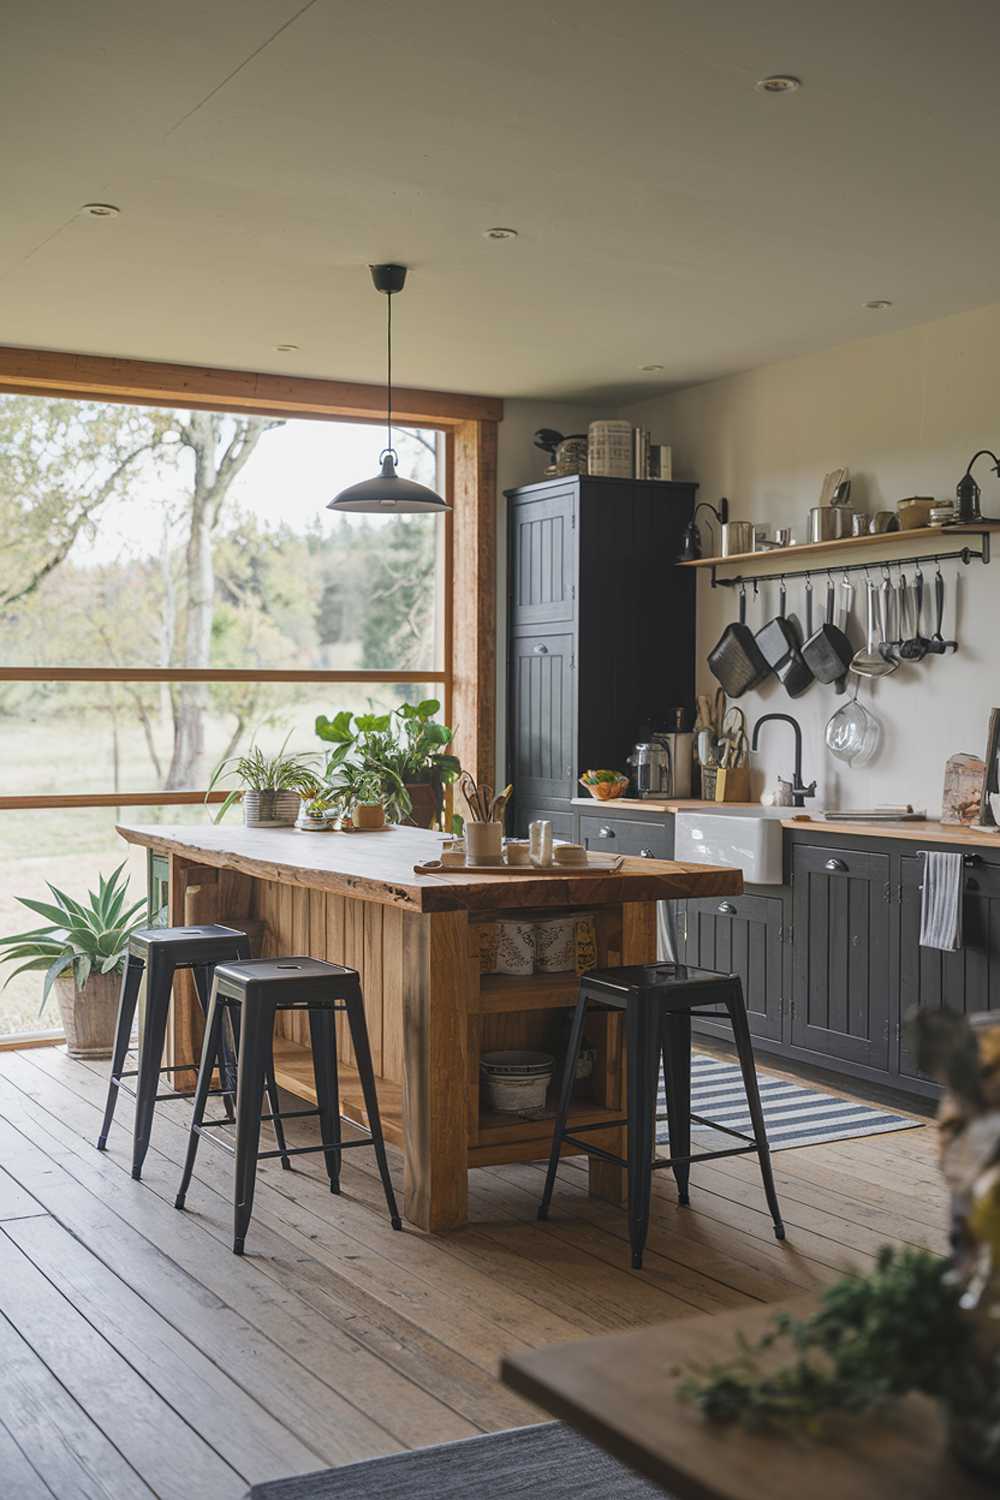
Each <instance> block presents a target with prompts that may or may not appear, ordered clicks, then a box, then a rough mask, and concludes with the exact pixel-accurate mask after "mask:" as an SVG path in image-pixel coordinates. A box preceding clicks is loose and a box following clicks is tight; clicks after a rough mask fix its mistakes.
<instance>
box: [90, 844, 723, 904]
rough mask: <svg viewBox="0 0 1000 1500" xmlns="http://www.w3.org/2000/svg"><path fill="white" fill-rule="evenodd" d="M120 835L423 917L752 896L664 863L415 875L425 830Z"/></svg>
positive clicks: (424, 849) (696, 869) (431, 847)
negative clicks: (600, 870)
mask: <svg viewBox="0 0 1000 1500" xmlns="http://www.w3.org/2000/svg"><path fill="white" fill-rule="evenodd" d="M118 832H119V833H120V834H121V836H122V838H123V839H125V840H126V842H127V843H130V844H142V845H145V846H146V847H147V848H150V849H155V850H158V851H159V852H160V853H163V854H173V855H177V856H179V857H180V858H181V859H186V860H189V861H190V862H191V863H192V864H198V865H212V866H215V867H217V868H219V869H231V870H239V871H241V872H242V873H243V874H244V875H253V876H256V877H257V878H259V879H261V880H274V881H277V882H279V883H281V884H285V885H301V886H308V887H310V888H311V889H313V890H329V891H336V892H338V893H339V894H341V895H345V896H355V897H357V898H358V899H360V900H362V901H377V902H379V903H381V904H382V905H388V906H396V907H401V908H403V909H404V910H408V911H416V912H434V911H461V910H467V911H492V910H496V909H498V908H508V907H510V908H519V907H520V908H524V907H537V906H578V907H586V906H607V905H612V904H614V903H616V902H619V901H671V900H678V899H681V900H683V899H684V898H685V897H688V896H733V895H739V893H740V892H741V891H742V889H743V878H742V876H741V875H740V872H739V871H738V870H732V869H723V868H720V867H716V866H712V865H691V864H683V863H678V862H675V861H673V860H662V859H626V860H625V862H624V864H623V866H622V868H621V870H620V871H617V872H616V873H614V874H596V873H588V874H586V875H566V876H556V875H539V876H535V877H534V878H532V876H530V875H512V874H508V873H507V872H506V871H497V873H496V874H493V873H492V872H490V873H483V874H478V873H477V874H471V873H469V872H467V871H465V870H449V871H448V872H447V873H442V874H441V875H415V874H414V873H413V866H414V865H415V864H422V863H425V862H426V861H428V860H431V859H437V858H438V856H439V854H440V851H441V844H442V838H443V836H442V835H441V834H439V833H431V832H429V831H428V830H426V829H423V828H390V829H388V830H387V831H386V832H384V833H368V834H364V833H355V834H345V833H300V832H299V831H298V830H297V829H292V828H244V827H243V826H242V825H241V824H237V823H232V824H226V823H223V824H219V825H218V826H216V825H215V824H209V825H207V826H198V825H195V826H188V827H183V826H182V827H169V826H164V825H162V824H153V825H151V826H150V825H146V826H143V825H134V824H120V825H119V827H118Z"/></svg>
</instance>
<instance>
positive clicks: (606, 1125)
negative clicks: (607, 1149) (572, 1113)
mask: <svg viewBox="0 0 1000 1500" xmlns="http://www.w3.org/2000/svg"><path fill="white" fill-rule="evenodd" d="M627 1124H628V1120H596V1121H595V1122H594V1124H593V1125H574V1126H573V1134H574V1135H580V1134H581V1133H582V1132H583V1131H584V1130H616V1129H617V1128H618V1126H619V1125H627ZM560 1139H561V1140H567V1139H568V1133H567V1132H566V1131H565V1130H564V1131H563V1133H562V1136H561V1137H560Z"/></svg>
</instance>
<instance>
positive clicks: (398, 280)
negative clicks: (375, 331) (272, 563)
mask: <svg viewBox="0 0 1000 1500" xmlns="http://www.w3.org/2000/svg"><path fill="white" fill-rule="evenodd" d="M369 269H370V270H371V273H372V281H373V282H374V283H375V290H376V291H379V292H384V293H385V297H386V424H387V428H388V433H389V440H388V444H387V446H386V447H385V448H383V450H382V453H381V454H380V460H381V464H382V468H381V471H380V473H379V474H378V475H377V476H376V477H375V478H374V479H363V480H362V481H361V483H360V484H352V485H348V487H347V489H346V490H341V492H340V494H339V495H337V496H335V498H334V499H333V500H330V501H329V502H328V504H327V507H326V508H327V510H335V511H351V512H359V511H360V512H364V513H368V514H374V515H383V516H384V515H401V514H412V513H415V512H418V511H431V512H433V511H445V510H451V506H450V505H449V504H448V502H447V501H446V500H442V499H441V496H440V495H437V494H435V493H434V491H433V490H432V489H428V487H427V485H426V484H417V483H416V481H415V480H413V479H401V478H400V477H399V475H398V474H397V473H396V465H397V463H398V462H399V455H398V453H397V452H396V450H395V448H394V447H393V446H392V298H393V294H394V293H395V292H401V291H402V290H403V284H404V282H405V281H406V267H405V266H371V267H370V268H369Z"/></svg>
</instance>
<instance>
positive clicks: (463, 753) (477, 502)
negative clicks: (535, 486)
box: [452, 421, 497, 782]
mask: <svg viewBox="0 0 1000 1500" xmlns="http://www.w3.org/2000/svg"><path fill="white" fill-rule="evenodd" d="M453 451H454V471H455V477H454V485H455V512H454V587H453V599H454V614H453V646H452V660H453V667H454V675H453V687H452V694H453V705H454V708H453V711H454V715H455V729H456V740H455V746H456V753H457V755H458V756H459V759H460V760H461V762H462V765H463V766H464V767H465V768H466V770H468V771H471V772H472V774H473V775H474V776H476V777H477V778H478V779H479V780H480V781H488V782H493V781H494V780H495V778H496V710H497V705H496V662H497V585H496V576H497V523H496V512H497V506H496V491H497V429H496V423H495V422H485V421H476V422H464V423H462V425H461V426H460V427H457V428H456V429H455V434H454V450H453Z"/></svg>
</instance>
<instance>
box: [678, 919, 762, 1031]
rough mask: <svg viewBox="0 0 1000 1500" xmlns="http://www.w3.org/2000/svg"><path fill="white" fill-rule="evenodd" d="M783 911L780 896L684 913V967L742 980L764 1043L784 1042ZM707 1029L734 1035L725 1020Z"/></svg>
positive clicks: (753, 1023) (752, 1027) (681, 929)
mask: <svg viewBox="0 0 1000 1500" xmlns="http://www.w3.org/2000/svg"><path fill="white" fill-rule="evenodd" d="M784 911H785V904H784V901H783V900H782V898H781V896H757V895H749V896H725V897H721V898H720V897H712V898H711V899H707V900H704V901H687V902H685V903H684V907H683V909H682V911H681V913H680V921H679V936H680V942H681V947H682V951H683V957H684V961H685V963H689V964H693V965H695V966H696V967H697V968H699V969H715V970H717V971H718V972H720V973H723V974H738V975H739V976H740V979H741V980H742V981H743V995H744V998H745V1000H746V1007H747V1014H748V1016H749V1019H750V1031H751V1033H752V1035H753V1036H755V1037H757V1038H758V1039H759V1040H762V1041H772V1042H780V1041H781V1032H782V1010H783V993H784V980H783V969H784V951H785V950H784V937H785V922H784ZM705 1014H714V1013H711V1012H710V1013H705ZM718 1014H719V1015H720V1016H721V1017H724V1015H725V1011H724V1009H723V1008H722V1007H719V1010H718ZM703 1029H706V1030H712V1031H718V1032H719V1033H720V1034H721V1035H724V1036H731V1035H732V1032H731V1029H730V1027H729V1023H728V1021H726V1020H724V1019H723V1020H722V1021H720V1022H719V1023H716V1022H714V1021H713V1022H712V1023H711V1024H710V1026H708V1027H705V1028H703Z"/></svg>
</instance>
